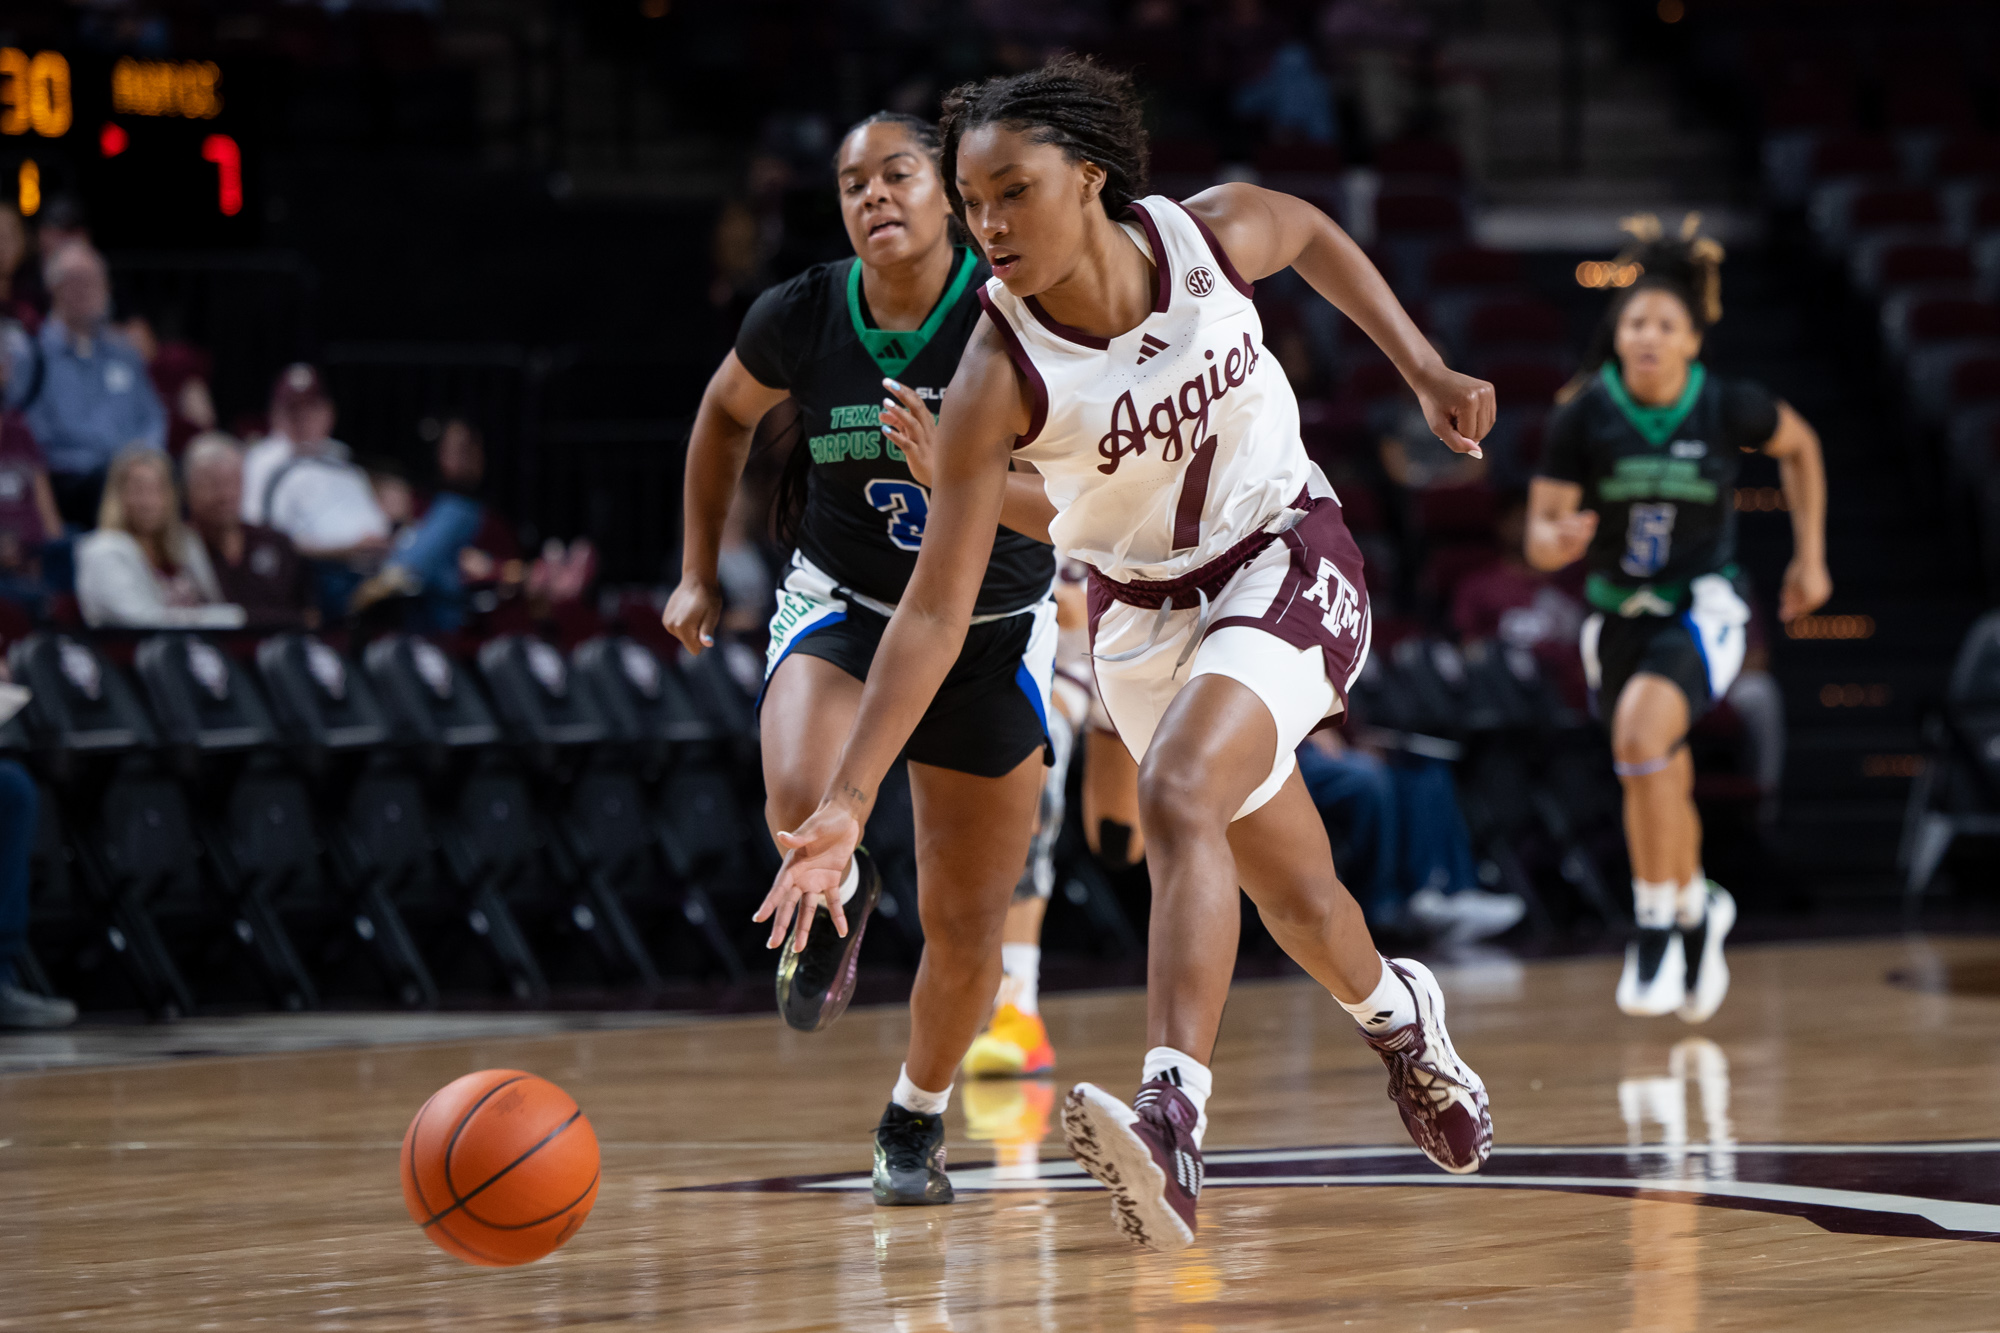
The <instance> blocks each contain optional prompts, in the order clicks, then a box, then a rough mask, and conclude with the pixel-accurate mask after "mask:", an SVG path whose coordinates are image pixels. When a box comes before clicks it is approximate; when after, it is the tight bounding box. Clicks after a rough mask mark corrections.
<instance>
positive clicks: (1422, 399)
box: [1410, 363, 1495, 458]
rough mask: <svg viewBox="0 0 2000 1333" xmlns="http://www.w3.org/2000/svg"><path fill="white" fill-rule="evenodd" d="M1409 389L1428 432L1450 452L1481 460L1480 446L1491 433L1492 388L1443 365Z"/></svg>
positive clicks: (1423, 376) (1424, 375)
mask: <svg viewBox="0 0 2000 1333" xmlns="http://www.w3.org/2000/svg"><path fill="white" fill-rule="evenodd" d="M1410 387H1411V388H1413V389H1415V390H1416V391H1417V401H1418V402H1419V403H1421V404H1422V405H1423V409H1424V420H1425V421H1427V422H1429V423H1430V427H1431V432H1432V433H1433V434H1434V435H1436V436H1437V437H1438V438H1439V439H1440V440H1443V441H1444V442H1445V444H1446V445H1448V446H1449V447H1450V448H1451V450H1452V452H1454V453H1460V454H1470V455H1472V457H1474V458H1484V457H1486V455H1485V453H1484V452H1483V451H1482V450H1481V449H1480V447H1479V442H1480V441H1481V440H1483V439H1485V438H1486V433H1487V432H1488V431H1490V430H1492V429H1493V413H1494V411H1495V402H1494V397H1493V386H1492V385H1491V384H1488V383H1487V382H1486V381H1485V380H1479V379H1474V378H1473V377H1472V376H1470V375H1461V374H1459V373H1458V372H1457V371H1455V370H1452V369H1449V368H1448V367H1446V366H1445V365H1444V364H1443V363H1439V364H1438V365H1437V366H1435V367H1434V368H1432V369H1430V370H1428V371H1424V372H1422V373H1420V374H1418V375H1417V376H1415V377H1414V378H1413V379H1412V380H1411V382H1410Z"/></svg>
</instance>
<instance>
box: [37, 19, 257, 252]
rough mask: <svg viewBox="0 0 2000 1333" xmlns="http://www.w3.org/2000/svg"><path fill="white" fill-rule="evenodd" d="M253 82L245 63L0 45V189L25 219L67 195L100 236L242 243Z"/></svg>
mask: <svg viewBox="0 0 2000 1333" xmlns="http://www.w3.org/2000/svg"><path fill="white" fill-rule="evenodd" d="M257 82H258V79H257V72H256V71H255V70H254V69H253V68H252V67H251V65H250V62H247V61H246V62H245V63H244V66H243V67H242V68H240V69H232V68H230V67H228V66H226V65H224V64H221V63H218V62H216V61H213V60H154V59H140V58H137V57H133V56H117V57H106V56H102V55H97V54H90V53H68V52H63V51H53V50H26V49H22V48H19V47H0V198H4V199H9V200H11V201H12V202H13V203H14V204H15V205H16V206H17V207H18V208H19V209H20V210H21V212H22V214H23V215H25V216H27V217H28V218H30V219H32V218H33V217H34V215H35V214H36V213H38V212H39V211H40V210H41V208H42V207H43V205H44V204H45V203H46V202H47V201H48V200H50V199H52V198H54V197H56V196H57V195H60V194H74V195H76V196H78V197H79V198H81V200H82V201H83V204H84V207H85V209H86V211H87V213H88V215H89V218H90V224H91V230H92V231H93V232H94V233H95V234H96V236H97V238H98V240H99V242H100V244H105V245H111V246H144V247H148V248H152V247H158V246H168V247H178V246H189V245H192V246H203V247H208V246H230V245H235V244H245V243H248V242H250V241H251V240H252V239H253V237H252V235H251V233H252V230H253V216H252V215H253V213H254V210H252V209H250V208H249V207H248V200H249V198H250V195H249V193H248V191H249V188H250V186H251V185H252V184H253V183H254V170H253V168H252V164H251V161H250V157H251V155H250V153H249V152H248V151H246V144H245V138H246V137H248V136H249V135H254V131H255V127H256V125H257V123H258V122H257V116H256V113H255V109H254V108H255V103H256V101H257V100H258V99H257V98H256V96H255V90H256V86H257Z"/></svg>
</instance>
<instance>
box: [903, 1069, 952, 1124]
mask: <svg viewBox="0 0 2000 1333" xmlns="http://www.w3.org/2000/svg"><path fill="white" fill-rule="evenodd" d="M889 1100H890V1101H892V1102H894V1103H896V1105H898V1106H900V1107H902V1108H903V1109H904V1110H905V1111H915V1112H917V1113H918V1114H919V1115H943V1114H944V1108H945V1107H946V1106H948V1105H950V1104H951V1084H949V1083H947V1084H945V1085H944V1091H943V1092H925V1091H924V1090H923V1089H922V1088H920V1087H918V1086H917V1085H916V1084H914V1083H912V1082H910V1067H909V1066H908V1065H904V1066H903V1072H902V1073H901V1074H899V1075H897V1076H896V1090H895V1091H894V1092H892V1093H890V1094H889Z"/></svg>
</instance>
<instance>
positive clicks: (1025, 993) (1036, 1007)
mask: <svg viewBox="0 0 2000 1333" xmlns="http://www.w3.org/2000/svg"><path fill="white" fill-rule="evenodd" d="M1041 982H1042V946H1041V945H1039V944H1003V945H1001V946H1000V1003H1001V1004H1011V1005H1013V1006H1014V1007H1015V1008H1016V1009H1019V1010H1020V1011H1021V1012H1022V1013H1024V1014H1038V1013H1040V1012H1041V1011H1042V1010H1041Z"/></svg>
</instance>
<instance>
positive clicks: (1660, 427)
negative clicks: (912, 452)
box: [856, 315, 1708, 448]
mask: <svg viewBox="0 0 2000 1333" xmlns="http://www.w3.org/2000/svg"><path fill="white" fill-rule="evenodd" d="M859 318H860V317H859V316H858V315H857V316H856V319H859ZM1597 378H1598V379H1599V380H1600V381H1601V382H1602V383H1603V385H1604V392H1606V393H1608V394H1610V395H1611V401H1612V402H1614V403H1616V404H1617V405H1618V410H1619V411H1620V412H1622V413H1624V415H1625V420H1626V421H1628V422H1630V423H1631V426H1632V429H1633V430H1636V431H1638V432H1639V435H1640V438H1642V439H1643V440H1645V441H1646V443H1647V444H1650V445H1652V446H1653V447H1654V448H1658V447H1659V446H1660V445H1663V444H1665V443H1666V442H1667V441H1668V440H1671V439H1673V438H1674V432H1675V431H1677V430H1679V429H1680V428H1681V423H1682V422H1683V421H1686V420H1687V419H1688V413H1690V412H1692V411H1694V401H1695V399H1697V398H1699V397H1701V388H1702V385H1704V384H1706V383H1707V382H1708V368H1707V367H1706V366H1704V365H1702V364H1701V362H1699V361H1697V362H1695V363H1694V364H1693V365H1691V366H1689V367H1688V382H1687V387H1686V388H1684V389H1682V390H1681V396H1680V397H1679V398H1677V399H1675V400H1674V401H1673V402H1671V403H1669V404H1668V405H1667V406H1665V407H1641V406H1640V405H1639V404H1638V403H1636V402H1634V401H1633V399H1632V394H1631V391H1630V390H1628V389H1627V388H1626V387H1625V377H1624V376H1623V375H1622V374H1620V373H1619V370H1618V363H1617V362H1615V361H1606V362H1605V363H1604V364H1603V365H1601V366H1599V367H1598V368H1597Z"/></svg>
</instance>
